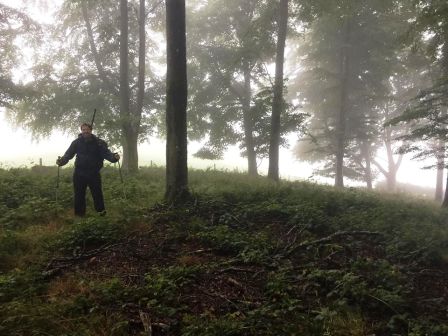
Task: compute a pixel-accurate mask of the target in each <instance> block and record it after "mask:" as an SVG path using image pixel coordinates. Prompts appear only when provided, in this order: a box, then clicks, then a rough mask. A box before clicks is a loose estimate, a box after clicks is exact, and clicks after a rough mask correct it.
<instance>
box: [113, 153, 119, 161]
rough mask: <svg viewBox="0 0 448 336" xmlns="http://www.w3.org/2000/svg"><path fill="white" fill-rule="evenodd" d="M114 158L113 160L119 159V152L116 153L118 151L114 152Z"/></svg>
mask: <svg viewBox="0 0 448 336" xmlns="http://www.w3.org/2000/svg"><path fill="white" fill-rule="evenodd" d="M114 158H115V160H117V161H118V160H120V154H118V153H114Z"/></svg>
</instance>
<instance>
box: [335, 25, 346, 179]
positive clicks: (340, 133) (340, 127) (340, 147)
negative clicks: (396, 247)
mask: <svg viewBox="0 0 448 336" xmlns="http://www.w3.org/2000/svg"><path fill="white" fill-rule="evenodd" d="M342 33H343V34H344V36H343V44H342V46H341V56H340V57H341V59H340V77H341V87H340V90H341V95H340V108H339V113H338V123H337V128H336V132H337V138H336V176H335V186H336V187H338V188H342V187H344V154H345V128H346V122H347V120H346V118H347V108H348V102H347V100H348V97H347V96H348V92H347V85H348V77H349V68H348V67H349V64H350V58H349V55H350V52H349V50H348V49H349V47H350V22H349V20H348V19H346V20H345V21H344V24H343V27H342Z"/></svg>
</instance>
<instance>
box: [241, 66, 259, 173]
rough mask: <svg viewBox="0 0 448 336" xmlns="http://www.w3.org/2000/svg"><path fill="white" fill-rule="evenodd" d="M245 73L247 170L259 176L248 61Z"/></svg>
mask: <svg viewBox="0 0 448 336" xmlns="http://www.w3.org/2000/svg"><path fill="white" fill-rule="evenodd" d="M243 67H244V69H243V72H244V97H243V98H242V105H243V123H244V125H243V127H244V142H245V144H246V152H247V170H248V173H249V175H250V176H257V175H258V171H257V154H256V153H255V142H254V135H253V131H254V118H253V116H252V112H251V108H250V101H251V99H252V88H251V84H250V81H251V75H250V67H249V63H248V61H247V60H243Z"/></svg>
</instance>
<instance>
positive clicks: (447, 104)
mask: <svg viewBox="0 0 448 336" xmlns="http://www.w3.org/2000/svg"><path fill="white" fill-rule="evenodd" d="M442 71H443V77H444V78H445V79H446V78H448V31H446V30H445V34H444V44H443V47H442ZM443 105H444V108H445V113H448V92H445V97H444V100H443ZM442 147H443V155H442V156H443V161H445V143H442ZM443 165H445V162H443ZM442 179H443V177H442ZM441 189H443V185H442V187H441ZM436 197H437V196H436ZM442 207H444V208H446V207H448V174H447V183H446V187H445V197H444V199H443V203H442Z"/></svg>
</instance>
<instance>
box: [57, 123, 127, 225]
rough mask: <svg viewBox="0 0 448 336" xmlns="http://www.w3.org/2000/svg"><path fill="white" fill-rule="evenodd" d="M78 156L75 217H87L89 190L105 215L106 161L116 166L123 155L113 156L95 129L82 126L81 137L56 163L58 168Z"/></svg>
mask: <svg viewBox="0 0 448 336" xmlns="http://www.w3.org/2000/svg"><path fill="white" fill-rule="evenodd" d="M75 154H76V160H75V171H74V173H73V186H74V191H75V200H74V204H75V216H79V217H82V216H84V215H85V214H86V190H87V187H89V189H90V192H91V193H92V198H93V203H94V206H95V210H96V211H97V212H98V213H100V215H104V214H105V213H106V210H105V207H104V197H103V190H102V185H101V175H100V170H101V168H103V161H104V160H105V159H106V160H108V161H110V162H112V163H115V162H117V161H118V160H120V155H118V154H117V153H112V152H111V151H110V150H109V148H108V147H107V143H106V142H105V141H104V140H101V139H99V138H97V137H96V136H95V135H93V134H92V126H91V125H90V124H87V123H84V124H82V125H81V134H79V135H78V138H77V139H76V140H74V141H73V142H72V143H71V145H70V147H69V148H68V149H67V151H66V152H65V154H64V155H63V156H62V157H59V158H58V159H57V160H56V164H57V165H58V166H64V165H65V164H67V162H68V161H70V160H71V159H72V158H73V157H74V156H75Z"/></svg>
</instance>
